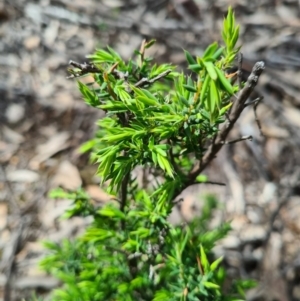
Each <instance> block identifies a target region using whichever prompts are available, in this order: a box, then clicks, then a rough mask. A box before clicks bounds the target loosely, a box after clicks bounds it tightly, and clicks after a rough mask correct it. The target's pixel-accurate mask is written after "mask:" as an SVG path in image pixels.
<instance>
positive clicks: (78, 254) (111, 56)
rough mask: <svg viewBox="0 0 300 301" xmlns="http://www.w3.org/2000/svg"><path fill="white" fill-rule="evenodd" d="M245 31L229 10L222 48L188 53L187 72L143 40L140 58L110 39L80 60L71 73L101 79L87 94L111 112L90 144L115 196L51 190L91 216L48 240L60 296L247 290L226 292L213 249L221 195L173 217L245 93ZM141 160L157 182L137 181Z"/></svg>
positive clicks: (82, 298) (181, 295) (163, 296)
mask: <svg viewBox="0 0 300 301" xmlns="http://www.w3.org/2000/svg"><path fill="white" fill-rule="evenodd" d="M238 35H239V27H238V26H236V25H235V18H234V14H233V12H232V10H231V9H229V12H228V14H227V17H226V18H225V19H224V29H223V32H222V37H223V42H224V46H219V45H218V44H217V43H213V44H211V45H209V46H208V47H207V49H206V50H205V52H204V53H203V55H202V57H193V56H192V55H191V54H190V53H189V52H188V51H185V56H186V60H187V63H188V69H189V70H190V74H189V75H185V74H183V73H180V72H177V71H176V68H175V67H174V66H172V65H170V64H162V65H158V64H154V63H153V62H152V59H151V58H148V57H146V55H145V52H146V50H147V48H149V47H151V46H152V45H153V44H154V42H155V41H154V40H153V41H150V42H146V41H144V42H143V43H142V46H141V49H140V50H139V51H136V52H135V56H136V59H133V60H129V61H128V62H124V61H123V60H122V58H121V57H120V55H119V54H118V53H116V52H115V51H114V50H113V49H111V48H109V47H107V50H102V49H101V50H97V51H96V52H95V53H94V54H92V55H90V56H89V57H88V58H89V59H90V61H91V63H90V64H77V63H76V64H75V63H74V62H73V65H75V68H73V69H72V70H70V72H71V77H76V78H78V77H81V76H84V75H86V74H92V75H93V77H94V81H95V83H93V84H91V85H87V84H83V83H82V82H80V81H78V87H79V90H80V91H81V93H82V95H83V98H84V100H85V102H86V103H87V104H88V105H90V106H93V107H95V108H98V109H102V110H104V111H105V113H106V116H105V117H104V118H103V119H101V120H99V121H98V125H99V129H98V131H97V133H96V135H95V137H94V139H92V140H91V141H88V142H87V143H85V144H84V145H83V146H82V150H83V151H91V153H92V155H91V158H92V160H93V162H96V163H97V164H98V166H99V167H98V175H99V176H100V178H101V179H102V183H103V184H105V185H106V189H107V192H108V193H110V194H111V195H112V196H114V197H112V199H114V200H112V202H109V203H106V204H105V205H103V206H101V208H99V207H98V208H96V207H95V206H93V205H92V204H91V202H90V199H89V196H88V195H87V193H86V192H85V191H84V190H82V189H79V190H77V191H75V192H65V191H63V190H60V189H57V190H55V191H53V192H52V197H54V198H55V197H58V198H68V199H72V200H74V206H73V208H72V209H70V210H68V211H67V212H66V213H65V217H66V218H72V217H73V216H92V217H93V222H92V224H91V225H90V226H89V227H88V228H87V229H86V230H85V233H84V234H83V235H82V236H81V237H79V238H76V239H74V240H72V241H70V240H64V241H63V242H62V243H60V244H56V243H53V242H47V243H45V245H46V247H47V248H48V249H49V250H50V254H49V255H48V256H47V257H46V258H45V259H44V260H43V261H42V263H41V265H42V267H43V269H44V270H46V271H48V272H49V273H51V274H53V275H54V276H55V277H57V278H59V279H60V280H61V281H62V283H63V285H62V287H61V288H59V289H56V290H55V291H54V292H53V294H52V300H55V301H56V300H57V301H74V300H76V301H90V300H95V301H98V300H99V301H100V300H105V301H108V300H111V301H113V300H124V301H131V300H132V301H133V300H141V301H142V300H153V301H163V300H174V301H175V300H189V301H192V300H195V301H196V300H203V301H212V300H239V299H241V298H242V299H243V298H244V292H243V288H245V286H247V285H248V283H246V282H241V281H240V282H236V284H235V285H232V287H231V289H229V290H228V289H227V291H226V293H225V292H224V291H223V289H222V285H223V282H224V280H225V278H226V274H225V270H224V268H223V267H221V266H220V264H221V261H222V258H218V259H212V256H211V255H212V254H211V249H212V248H213V246H214V244H215V242H216V241H217V240H219V239H221V238H223V237H224V236H225V235H226V234H227V233H228V231H229V230H230V226H229V225H228V224H223V225H221V226H220V227H219V228H215V229H213V230H210V229H209V227H208V224H209V221H210V220H211V216H212V211H213V209H214V208H215V207H216V201H215V199H214V198H212V197H210V198H207V200H206V202H205V205H204V208H203V211H202V216H201V217H200V218H197V219H196V220H194V221H193V222H191V223H190V224H188V225H180V226H173V225H171V224H170V223H169V222H168V220H167V219H168V216H169V215H170V213H171V211H172V209H173V207H174V206H176V204H175V202H174V199H176V197H177V196H178V195H179V194H180V192H181V191H182V190H183V189H184V188H186V187H187V186H188V184H191V183H190V177H189V174H190V172H191V170H192V169H193V166H194V164H195V162H196V161H201V158H202V157H203V155H204V153H205V151H206V149H207V147H208V146H209V145H210V144H211V143H212V141H213V138H214V136H215V135H216V133H217V132H218V130H219V126H220V125H221V124H222V123H224V122H225V119H226V112H227V111H228V110H230V107H231V99H232V96H233V95H234V94H235V93H237V92H238V91H239V87H238V85H234V84H233V83H232V82H231V81H230V79H227V77H226V76H225V70H226V69H228V68H230V67H232V64H233V61H234V59H235V57H236V55H237V53H238V51H239V48H237V47H236V42H237V40H238ZM138 166H139V167H142V170H143V172H144V173H145V174H148V175H151V176H152V178H153V180H151V182H150V181H149V179H148V178H147V176H146V177H144V179H143V183H142V184H141V183H138V180H137V178H135V176H134V173H133V170H134V169H135V168H136V167H138ZM201 179H203V177H200V178H199V177H198V180H199V181H200V180H201ZM196 182H197V178H196V179H195V183H196Z"/></svg>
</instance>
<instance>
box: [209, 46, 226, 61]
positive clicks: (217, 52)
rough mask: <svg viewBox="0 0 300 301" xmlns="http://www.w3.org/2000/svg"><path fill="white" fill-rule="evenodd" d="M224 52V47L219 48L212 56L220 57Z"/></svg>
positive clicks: (215, 58) (214, 57)
mask: <svg viewBox="0 0 300 301" xmlns="http://www.w3.org/2000/svg"><path fill="white" fill-rule="evenodd" d="M223 52H224V47H221V48H219V49H218V50H217V51H216V52H215V53H214V54H213V56H212V58H213V59H214V60H217V59H219V57H220V56H221V54H222V53H223Z"/></svg>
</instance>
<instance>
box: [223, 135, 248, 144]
mask: <svg viewBox="0 0 300 301" xmlns="http://www.w3.org/2000/svg"><path fill="white" fill-rule="evenodd" d="M252 139H253V137H252V136H251V135H249V136H243V137H241V138H238V139H234V140H230V141H225V142H224V144H234V143H237V142H241V141H244V140H250V141H252Z"/></svg>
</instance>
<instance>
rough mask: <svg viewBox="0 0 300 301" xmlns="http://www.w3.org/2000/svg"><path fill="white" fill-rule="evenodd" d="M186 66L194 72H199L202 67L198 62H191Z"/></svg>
mask: <svg viewBox="0 0 300 301" xmlns="http://www.w3.org/2000/svg"><path fill="white" fill-rule="evenodd" d="M188 68H189V69H190V70H192V71H194V72H199V71H201V70H202V69H203V68H202V66H200V65H199V64H191V65H189V67H188Z"/></svg>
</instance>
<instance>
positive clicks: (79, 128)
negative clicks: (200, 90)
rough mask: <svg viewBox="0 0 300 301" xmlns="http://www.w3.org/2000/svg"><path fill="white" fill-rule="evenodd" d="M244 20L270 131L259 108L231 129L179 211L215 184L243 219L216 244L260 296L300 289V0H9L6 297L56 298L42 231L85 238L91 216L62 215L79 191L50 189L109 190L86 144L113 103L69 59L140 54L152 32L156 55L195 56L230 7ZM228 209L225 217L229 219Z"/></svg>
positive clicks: (0, 56) (1, 134) (0, 258)
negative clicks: (83, 80)
mask: <svg viewBox="0 0 300 301" xmlns="http://www.w3.org/2000/svg"><path fill="white" fill-rule="evenodd" d="M229 5H231V6H232V7H233V9H234V11H235V13H236V19H237V23H239V24H240V26H241V30H240V32H241V39H240V44H241V45H242V53H243V55H244V61H243V70H244V75H245V76H247V74H248V73H249V72H250V71H251V68H252V66H253V65H254V63H255V62H256V61H259V60H263V61H265V63H266V70H265V72H264V73H263V75H262V76H261V78H260V81H259V84H258V86H257V87H256V91H255V93H254V95H253V99H254V98H256V97H260V96H261V97H263V100H262V102H261V103H260V105H259V106H258V108H257V117H258V120H259V122H260V124H261V128H262V132H263V134H264V135H263V136H262V135H261V133H260V131H259V128H258V126H257V122H256V120H255V114H254V112H253V108H252V107H250V106H249V107H248V108H247V109H246V110H245V111H244V113H243V115H242V117H241V118H240V120H239V122H238V123H237V124H236V125H235V128H234V130H233V131H232V133H231V137H230V138H231V139H236V138H239V137H241V136H245V135H252V136H253V140H252V141H243V142H239V143H238V144H231V145H228V146H226V147H224V148H223V150H222V151H221V152H220V153H219V154H218V157H217V158H216V160H215V161H214V162H213V164H212V165H211V166H210V167H209V168H208V169H207V171H206V173H205V174H206V175H207V176H208V177H209V180H210V181H214V182H219V183H224V184H226V186H219V185H213V184H205V185H201V186H200V187H191V188H190V189H188V190H187V191H186V192H185V193H184V197H185V200H184V202H183V203H182V204H181V206H180V208H177V210H176V211H174V212H173V214H172V216H171V220H172V222H174V223H178V222H181V221H183V220H189V219H191V218H193V217H194V216H195V215H197V214H199V212H201V206H202V203H201V194H205V193H207V192H209V193H213V194H215V195H216V197H217V198H218V200H219V201H220V202H221V204H222V206H221V207H222V209H220V212H219V213H220V214H221V213H222V214H221V215H222V216H221V218H222V219H226V220H231V221H232V227H233V230H232V232H231V233H230V235H229V236H228V237H227V238H226V239H225V240H224V241H222V243H220V244H219V245H218V246H216V248H215V252H216V254H218V255H220V254H224V255H225V259H224V262H225V264H226V266H227V267H228V271H229V274H230V276H231V277H241V278H253V279H256V280H258V283H259V285H258V287H257V288H255V289H252V290H251V291H250V292H249V295H248V300H257V301H258V300H267V301H285V300H293V301H296V300H300V96H299V90H300V73H299V70H300V1H296V0H286V1H280V0H261V1H256V0H252V1H246V0H232V1H229V0H215V1H208V0H206V1H204V0H103V1H100V0H98V1H96V0H84V1H82V0H52V1H51V0H40V1H38V0H7V1H3V0H2V1H0V37H1V38H0V299H1V300H5V301H9V300H13V301H15V300H22V299H23V298H28V297H30V296H32V293H33V292H34V293H35V294H36V295H37V296H46V295H47V293H48V292H49V290H51V289H53V288H54V287H56V286H57V285H58V284H59V283H58V282H57V281H56V280H55V279H52V278H51V277H49V276H48V275H46V274H44V273H43V272H41V271H40V270H39V268H38V262H39V260H40V259H41V258H42V257H43V255H44V250H43V248H42V246H41V244H40V240H43V239H52V240H54V241H57V242H59V241H61V240H62V239H63V238H71V237H74V235H77V234H78V233H80V231H82V229H84V227H85V226H86V225H87V224H88V222H89V221H88V220H83V219H79V218H78V219H76V218H74V219H72V220H68V221H61V220H59V216H60V215H61V214H62V213H63V212H64V210H65V209H66V208H67V207H68V206H69V205H70V203H69V201H67V200H61V201H53V200H50V199H47V192H48V191H49V189H51V188H52V187H57V186H62V187H64V188H66V189H74V188H76V187H78V186H80V185H83V186H84V187H85V188H86V189H87V191H88V192H89V193H90V195H91V197H92V198H93V199H94V200H95V202H98V203H99V202H100V203H101V202H105V201H107V200H108V198H107V195H106V194H105V193H104V192H103V191H102V190H101V189H100V187H99V186H98V183H99V179H97V178H96V177H95V176H94V175H95V172H96V167H95V166H91V165H90V164H88V156H87V155H82V154H80V153H79V152H78V148H79V146H80V144H81V143H83V142H84V141H86V140H88V139H89V138H91V137H92V136H93V133H94V130H95V122H96V120H97V119H98V118H100V117H101V116H103V113H102V112H100V111H99V112H98V111H96V110H95V109H92V108H89V107H88V106H86V105H85V104H84V103H83V101H82V100H81V97H80V95H79V91H78V89H77V84H76V81H74V80H68V79H66V76H67V71H66V70H67V68H68V62H69V60H75V61H78V62H81V63H83V62H84V61H86V59H85V56H86V55H87V54H90V53H92V52H93V51H94V49H95V48H100V47H105V46H106V45H110V46H111V47H113V48H114V49H115V50H116V51H117V52H119V53H120V54H121V56H122V57H123V58H124V59H129V58H130V57H131V55H132V53H133V51H134V50H135V49H139V46H140V44H141V42H142V40H143V39H147V40H150V39H152V38H155V39H156V40H157V43H156V44H155V45H154V46H153V48H151V49H149V51H148V55H149V56H154V57H155V60H156V61H157V62H158V63H160V62H172V63H173V64H176V65H178V66H179V69H180V68H184V66H185V58H184V54H183V49H187V50H189V51H190V52H191V53H192V54H194V55H201V54H202V53H203V51H204V49H205V48H206V47H207V45H208V44H210V43H211V42H213V41H221V34H220V29H221V26H222V22H223V18H224V16H225V14H226V11H227V8H228V6H229ZM220 214H216V221H215V222H216V223H218V221H219V219H220Z"/></svg>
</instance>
